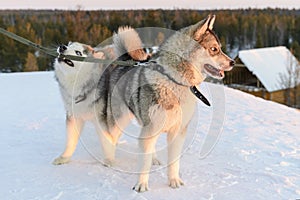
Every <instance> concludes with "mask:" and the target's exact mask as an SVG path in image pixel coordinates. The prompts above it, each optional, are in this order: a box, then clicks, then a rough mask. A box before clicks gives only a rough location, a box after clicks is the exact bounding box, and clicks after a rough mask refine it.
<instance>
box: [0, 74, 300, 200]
mask: <svg viewBox="0 0 300 200" xmlns="http://www.w3.org/2000/svg"><path fill="white" fill-rule="evenodd" d="M201 90H202V91H203V92H204V93H205V94H206V95H207V96H208V98H210V101H211V102H212V104H213V107H210V108H208V107H206V106H205V105H203V104H202V103H201V102H199V105H198V109H197V113H196V114H195V116H194V119H193V121H192V123H191V127H190V128H189V136H188V138H187V142H186V145H185V147H186V148H185V153H184V154H183V156H182V160H181V176H182V179H183V180H184V181H185V185H184V186H182V187H181V188H179V189H175V190H174V189H171V188H169V187H168V186H167V175H166V169H165V166H164V165H163V166H161V167H158V166H154V167H153V169H154V171H153V172H152V173H151V175H150V182H149V185H150V191H148V192H146V193H142V194H138V193H136V192H134V191H132V190H131V187H132V186H133V185H134V184H135V181H136V179H137V175H136V174H135V173H134V172H135V167H136V159H135V156H134V153H133V152H135V151H136V149H137V141H136V140H134V139H132V138H130V137H128V136H127V135H126V134H125V135H124V136H123V137H122V138H121V141H120V144H119V148H118V151H117V158H116V159H117V162H116V166H115V168H114V169H110V168H106V167H103V166H102V165H101V164H100V163H99V161H98V159H101V152H100V147H99V142H98V140H97V136H96V134H95V131H94V129H93V126H91V125H90V124H88V125H87V126H86V127H85V129H84V133H83V135H82V139H81V142H80V144H79V145H78V148H77V150H76V152H75V154H74V156H73V158H72V161H71V163H69V164H67V165H62V166H53V165H52V164H51V162H52V160H53V159H54V158H55V157H56V156H58V155H59V154H60V153H61V151H62V150H63V148H64V143H65V122H64V120H65V119H64V118H65V113H64V108H63V104H62V101H61V98H60V94H59V90H58V86H57V83H56V81H55V80H54V74H53V72H44V73H22V74H0V91H1V100H0V121H1V125H0V156H1V162H0V183H1V186H0V194H1V197H0V198H1V199H4V200H6V199H7V200H14V199H16V200H20V199H45V200H58V199H61V200H62V199H101V200H102V199H173V200H175V199H187V198H188V199H222V200H224V199H225V200H226V199H228V200H232V199H249V200H252V199H256V200H257V199H299V198H300V112H299V111H296V110H294V109H291V108H288V107H286V106H283V105H280V104H276V103H273V102H269V101H265V100H262V99H259V98H256V97H254V96H251V95H248V94H245V93H242V92H239V91H236V90H233V89H229V88H223V87H222V86H218V85H214V84H208V83H204V84H202V86H201ZM224 94H225V95H224ZM218 109H220V110H218ZM210 127H211V128H212V129H210ZM214 130H217V131H214ZM218 130H221V132H218ZM126 131H127V132H130V131H138V128H137V126H136V125H135V123H134V122H133V123H132V124H131V125H130V126H129V127H128V129H126ZM208 133H209V134H211V135H210V136H212V135H213V134H215V135H213V137H214V138H219V140H218V141H217V143H216V145H215V146H214V148H213V150H212V151H211V152H210V154H208V155H207V156H206V154H203V152H204V150H203V149H204V148H203V147H204V146H205V144H204V141H206V138H207V137H206V136H207V135H208ZM164 139H165V136H163V135H162V136H161V139H160V140H159V141H158V150H159V151H160V150H161V151H162V154H161V155H159V158H160V159H161V161H162V162H163V163H165V162H166V156H165V152H164V144H165V140H164ZM212 144H213V143H211V145H212ZM211 145H210V146H211Z"/></svg>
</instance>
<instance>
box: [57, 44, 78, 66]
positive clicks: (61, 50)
mask: <svg viewBox="0 0 300 200" xmlns="http://www.w3.org/2000/svg"><path fill="white" fill-rule="evenodd" d="M67 49H68V47H67V46H66V45H60V46H59V47H58V48H57V53H58V54H59V55H58V57H57V60H58V62H64V63H66V64H67V65H69V66H70V67H74V63H73V62H72V60H70V59H67V58H66V57H65V56H64V55H63V53H64V52H65V51H66V50H67Z"/></svg>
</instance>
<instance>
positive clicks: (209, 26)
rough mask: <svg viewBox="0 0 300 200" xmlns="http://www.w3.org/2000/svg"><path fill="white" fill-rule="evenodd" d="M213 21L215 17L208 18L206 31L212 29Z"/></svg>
mask: <svg viewBox="0 0 300 200" xmlns="http://www.w3.org/2000/svg"><path fill="white" fill-rule="evenodd" d="M215 20H216V15H213V16H211V18H210V20H209V22H208V29H209V30H212V29H213V27H214V23H215Z"/></svg>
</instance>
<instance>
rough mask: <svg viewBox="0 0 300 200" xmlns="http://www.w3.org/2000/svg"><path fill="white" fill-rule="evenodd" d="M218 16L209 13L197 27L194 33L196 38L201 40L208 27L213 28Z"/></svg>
mask: <svg viewBox="0 0 300 200" xmlns="http://www.w3.org/2000/svg"><path fill="white" fill-rule="evenodd" d="M215 19H216V16H215V15H208V16H207V18H206V19H205V21H204V23H203V24H202V25H201V26H199V27H198V28H197V30H196V31H195V33H194V39H195V40H199V39H200V37H201V35H203V34H204V33H205V32H206V31H207V30H208V29H209V30H212V29H213V26H214V22H215Z"/></svg>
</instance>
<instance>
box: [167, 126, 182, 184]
mask: <svg viewBox="0 0 300 200" xmlns="http://www.w3.org/2000/svg"><path fill="white" fill-rule="evenodd" d="M185 136H186V128H184V129H183V130H182V131H179V132H178V131H174V132H173V131H172V132H169V133H168V136H167V140H168V178H169V186H170V187H171V188H178V187H180V185H183V181H182V180H181V179H180V177H179V163H180V157H181V153H182V147H183V144H184V140H185Z"/></svg>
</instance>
